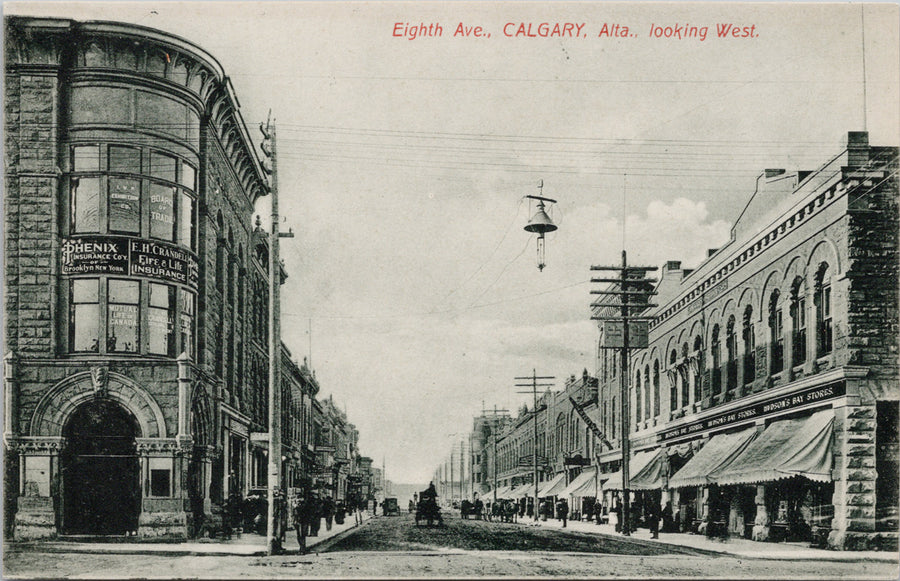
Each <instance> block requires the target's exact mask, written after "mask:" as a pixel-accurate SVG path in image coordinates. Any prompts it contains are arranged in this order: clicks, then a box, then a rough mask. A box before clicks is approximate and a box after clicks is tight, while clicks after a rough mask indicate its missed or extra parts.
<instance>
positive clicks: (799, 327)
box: [791, 277, 806, 365]
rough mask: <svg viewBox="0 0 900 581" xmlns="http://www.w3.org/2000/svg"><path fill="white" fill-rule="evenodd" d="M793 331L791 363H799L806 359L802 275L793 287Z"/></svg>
mask: <svg viewBox="0 0 900 581" xmlns="http://www.w3.org/2000/svg"><path fill="white" fill-rule="evenodd" d="M791 331H792V333H793V347H792V349H791V355H792V361H791V364H792V365H798V364H800V363H803V362H804V361H806V298H805V297H804V296H803V289H802V280H801V279H800V277H797V279H796V280H795V281H794V285H793V287H792V288H791Z"/></svg>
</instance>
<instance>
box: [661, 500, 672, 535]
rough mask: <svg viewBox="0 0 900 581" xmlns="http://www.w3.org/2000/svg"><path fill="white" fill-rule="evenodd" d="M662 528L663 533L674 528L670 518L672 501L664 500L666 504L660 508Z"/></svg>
mask: <svg viewBox="0 0 900 581" xmlns="http://www.w3.org/2000/svg"><path fill="white" fill-rule="evenodd" d="M662 522H663V526H662V530H663V532H664V533H671V532H672V530H673V529H674V526H673V523H674V521H673V518H672V501H670V500H669V501H666V506H665V507H664V508H663V510H662Z"/></svg>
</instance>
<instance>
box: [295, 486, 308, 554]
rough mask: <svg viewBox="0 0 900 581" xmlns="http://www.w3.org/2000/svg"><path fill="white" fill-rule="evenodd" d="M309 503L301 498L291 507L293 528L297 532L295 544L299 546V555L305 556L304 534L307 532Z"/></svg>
mask: <svg viewBox="0 0 900 581" xmlns="http://www.w3.org/2000/svg"><path fill="white" fill-rule="evenodd" d="M308 511H309V503H308V502H307V500H306V499H305V498H303V497H300V498H297V499H295V500H294V504H293V506H291V518H292V519H293V521H294V528H295V529H296V530H297V543H298V544H299V545H300V554H301V555H305V554H306V534H307V532H308V530H309V516H308V514H307V513H308Z"/></svg>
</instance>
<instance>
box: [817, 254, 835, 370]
mask: <svg viewBox="0 0 900 581" xmlns="http://www.w3.org/2000/svg"><path fill="white" fill-rule="evenodd" d="M813 303H814V304H815V306H816V356H817V357H822V356H823V355H827V354H829V353H831V348H832V327H831V279H830V278H829V277H828V264H827V263H825V262H823V263H822V264H820V265H819V270H818V271H817V272H816V288H815V295H813Z"/></svg>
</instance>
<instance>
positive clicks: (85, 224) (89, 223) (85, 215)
mask: <svg viewBox="0 0 900 581" xmlns="http://www.w3.org/2000/svg"><path fill="white" fill-rule="evenodd" d="M71 200H72V231H73V232H75V233H76V234H82V233H88V232H99V231H100V178H98V177H73V178H72V195H71Z"/></svg>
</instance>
